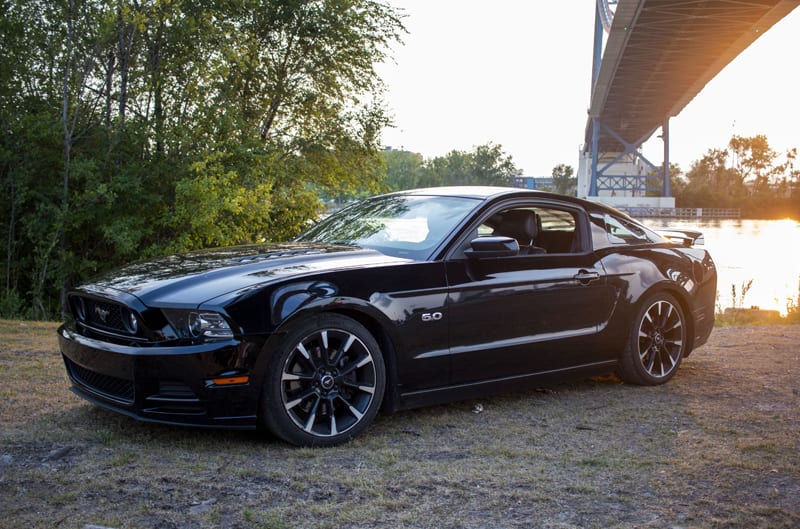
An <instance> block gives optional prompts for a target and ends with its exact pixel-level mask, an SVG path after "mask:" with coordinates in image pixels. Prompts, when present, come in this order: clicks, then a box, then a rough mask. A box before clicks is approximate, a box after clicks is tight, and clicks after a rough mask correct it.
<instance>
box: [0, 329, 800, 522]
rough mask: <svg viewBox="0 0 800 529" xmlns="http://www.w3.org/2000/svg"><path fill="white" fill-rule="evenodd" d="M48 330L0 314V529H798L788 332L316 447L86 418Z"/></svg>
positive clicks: (743, 333)
mask: <svg viewBox="0 0 800 529" xmlns="http://www.w3.org/2000/svg"><path fill="white" fill-rule="evenodd" d="M54 329H55V327H54V326H53V325H51V324H30V323H19V322H0V334H2V336H3V339H2V341H0V372H2V373H3V374H4V375H5V376H4V380H3V382H2V383H0V527H1V528H20V527H26V528H27V527H42V528H45V527H47V528H51V527H58V528H73V527H74V528H82V529H92V528H98V527H100V528H114V529H122V528H159V529H161V528H184V527H186V528H205V527H242V528H244V527H247V528H251V527H255V528H306V527H308V528H373V527H381V528H395V527H397V528H418V527H419V528H464V529H479V528H480V529H482V528H487V529H488V528H506V527H508V528H523V527H525V528H529V527H543V528H561V529H565V528H583V527H598V528H601V527H602V528H606V527H622V528H671V529H683V528H705V527H712V528H751V527H756V528H764V529H767V528H770V529H773V528H797V527H800V345H798V344H800V325H794V326H762V327H724V328H717V329H715V331H714V333H713V335H712V338H711V341H710V343H709V344H707V345H705V346H703V347H701V348H700V349H698V350H697V351H695V352H694V353H693V354H692V356H691V357H689V358H688V359H687V360H686V361H685V362H684V364H683V365H682V367H681V369H680V372H679V373H678V375H677V376H676V378H675V379H674V380H672V381H671V382H670V383H669V384H666V385H664V386H661V387H656V388H643V387H634V386H628V385H625V384H621V383H620V382H619V381H618V380H617V379H616V378H614V377H607V378H601V379H593V380H587V381H581V382H577V383H573V384H565V385H559V386H555V387H549V388H540V389H538V390H534V391H530V392H527V393H517V394H512V395H505V396H501V397H495V398H488V399H482V400H480V401H470V402H459V403H454V404H450V405H446V406H437V407H432V408H426V409H422V410H414V411H409V412H403V413H399V414H395V415H383V416H380V417H379V418H378V420H377V421H376V423H375V424H374V425H373V426H372V427H371V428H370V429H368V430H367V432H366V433H365V434H364V435H362V436H361V437H359V438H358V439H356V440H354V441H353V442H351V443H349V444H347V445H345V446H341V447H336V448H332V449H297V448H291V447H288V446H286V445H284V444H282V443H279V442H277V441H275V440H272V439H268V438H265V437H264V436H263V435H261V434H258V433H241V432H220V431H198V430H194V429H180V428H170V427H164V426H154V425H147V424H141V423H138V422H135V421H133V420H131V419H128V418H126V417H121V416H118V415H116V414H113V413H110V412H106V411H104V410H100V409H98V408H96V407H94V406H92V405H90V404H88V403H86V402H84V401H82V400H80V399H78V398H77V397H75V396H73V395H72V394H71V393H70V392H69V391H68V384H67V382H66V380H65V377H64V374H63V365H61V360H60V357H59V354H58V351H57V346H56V345H55V336H54Z"/></svg>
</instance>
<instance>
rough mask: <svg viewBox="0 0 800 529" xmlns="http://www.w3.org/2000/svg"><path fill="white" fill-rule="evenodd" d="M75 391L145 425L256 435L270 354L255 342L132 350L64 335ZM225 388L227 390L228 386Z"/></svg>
mask: <svg viewBox="0 0 800 529" xmlns="http://www.w3.org/2000/svg"><path fill="white" fill-rule="evenodd" d="M58 340H59V346H60V348H61V353H62V356H63V358H64V364H65V366H66V369H67V374H68V375H69V378H70V381H71V382H72V388H71V389H72V391H73V392H74V393H76V394H77V395H79V396H80V397H82V398H84V399H86V400H88V401H90V402H92V403H94V404H97V405H98V406H102V407H104V408H107V409H110V410H113V411H116V412H119V413H123V414H125V415H128V416H130V417H133V418H135V419H138V420H142V421H147V422H157V423H166V424H178V425H187V426H204V427H214V428H234V429H250V428H255V427H256V425H257V414H258V402H259V396H260V393H261V391H260V389H261V379H260V377H258V376H257V375H256V373H255V369H254V367H255V365H256V362H257V357H258V354H259V352H260V350H261V349H262V347H261V345H259V344H258V343H257V342H254V341H239V340H229V341H225V342H218V343H210V344H203V345H188V346H174V347H131V346H125V345H118V344H113V343H108V342H102V341H98V340H94V339H91V338H87V337H85V336H81V335H79V334H76V333H74V332H72V331H70V330H69V329H67V328H66V327H63V326H62V327H61V328H59V330H58ZM222 381H224V383H223V382H222Z"/></svg>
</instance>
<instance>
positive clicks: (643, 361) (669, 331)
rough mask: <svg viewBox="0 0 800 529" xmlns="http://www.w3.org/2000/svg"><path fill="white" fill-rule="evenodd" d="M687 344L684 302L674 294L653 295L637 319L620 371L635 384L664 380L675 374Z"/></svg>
mask: <svg viewBox="0 0 800 529" xmlns="http://www.w3.org/2000/svg"><path fill="white" fill-rule="evenodd" d="M686 347H687V328H686V317H685V316H684V314H683V309H681V306H680V304H679V303H678V301H677V300H676V299H675V298H674V297H673V296H672V295H670V294H667V293H660V294H656V295H653V296H651V297H649V298H648V299H646V300H645V302H644V303H643V304H642V305H641V307H640V308H639V311H638V313H637V315H636V318H635V319H634V321H633V325H632V326H631V334H630V336H629V338H628V343H627V345H626V348H625V351H624V352H623V354H622V358H620V365H619V371H618V374H619V376H620V377H621V378H622V379H623V380H624V381H625V382H629V383H632V384H640V385H647V386H652V385H657V384H663V383H664V382H667V381H668V380H669V379H671V378H672V377H673V376H674V375H675V372H676V371H677V370H678V366H679V365H680V363H681V359H682V358H683V356H684V353H685V352H686Z"/></svg>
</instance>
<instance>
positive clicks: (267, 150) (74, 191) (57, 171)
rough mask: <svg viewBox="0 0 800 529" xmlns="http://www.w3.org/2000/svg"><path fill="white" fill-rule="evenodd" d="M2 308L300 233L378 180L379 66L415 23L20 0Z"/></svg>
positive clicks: (9, 107) (327, 2) (14, 36)
mask: <svg viewBox="0 0 800 529" xmlns="http://www.w3.org/2000/svg"><path fill="white" fill-rule="evenodd" d="M0 9H2V13H3V17H2V18H0V41H2V42H3V46H2V47H0V60H2V61H3V68H2V69H0V130H2V133H1V134H0V189H2V193H0V233H3V235H4V240H3V244H2V248H3V252H2V254H0V256H2V257H0V265H1V266H2V268H0V279H1V280H2V283H0V307H2V308H1V309H0V310H2V311H3V312H2V313H3V315H4V316H31V317H37V318H47V317H53V316H56V315H57V313H58V310H59V304H60V297H61V293H62V292H63V290H64V289H65V288H66V287H69V286H70V285H73V284H75V283H78V282H80V281H83V280H85V279H86V278H87V277H89V276H91V275H93V274H96V273H99V272H102V271H103V270H105V269H107V268H109V267H112V266H115V265H118V264H121V263H123V262H126V261H130V260H133V259H137V258H140V257H147V256H152V255H158V254H163V253H165V252H172V251H179V250H186V249H192V248H199V247H203V246H211V245H227V244H236V243H245V242H253V241H259V240H262V239H265V238H269V239H286V238H289V237H292V236H293V235H295V234H297V233H298V232H299V231H300V230H301V229H302V228H303V226H305V225H306V223H307V222H308V220H309V219H312V218H314V217H315V216H316V215H318V213H319V211H320V208H321V201H320V197H322V196H337V195H340V194H343V193H358V192H371V191H376V190H378V189H379V188H380V184H381V180H382V178H383V174H384V172H385V168H384V165H383V160H382V159H381V157H380V155H379V154H378V144H379V137H378V132H379V131H380V130H381V129H382V128H383V127H384V126H385V125H386V124H387V123H388V118H387V116H386V113H385V110H384V109H383V107H382V105H381V104H380V103H379V101H380V97H381V93H382V86H381V82H380V79H379V78H378V77H377V75H376V73H375V70H374V66H373V65H375V64H377V63H380V62H381V61H383V60H384V59H385V58H386V53H387V50H388V48H389V45H390V44H391V43H392V42H395V41H397V40H399V38H400V36H401V35H402V32H403V31H404V29H403V26H402V23H401V20H400V17H399V15H398V13H397V11H396V10H395V9H394V8H392V7H390V6H388V5H385V4H384V3H380V2H376V1H370V0H347V1H340V0H278V1H276V0H240V1H236V2H218V1H216V0H200V1H197V2H176V1H171V0H152V1H146V2H133V1H131V0H7V1H5V2H3V3H2V7H1V8H0Z"/></svg>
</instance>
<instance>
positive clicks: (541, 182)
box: [514, 176, 555, 191]
mask: <svg viewBox="0 0 800 529" xmlns="http://www.w3.org/2000/svg"><path fill="white" fill-rule="evenodd" d="M514 187H521V188H522V189H538V190H540V191H552V190H553V189H555V185H554V184H553V177H552V176H515V177H514Z"/></svg>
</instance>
